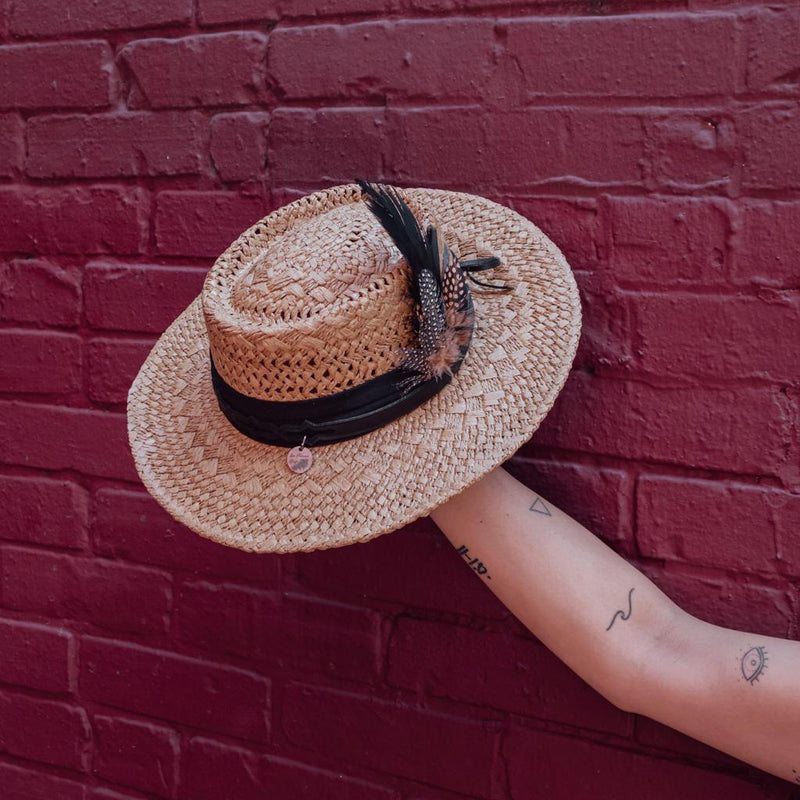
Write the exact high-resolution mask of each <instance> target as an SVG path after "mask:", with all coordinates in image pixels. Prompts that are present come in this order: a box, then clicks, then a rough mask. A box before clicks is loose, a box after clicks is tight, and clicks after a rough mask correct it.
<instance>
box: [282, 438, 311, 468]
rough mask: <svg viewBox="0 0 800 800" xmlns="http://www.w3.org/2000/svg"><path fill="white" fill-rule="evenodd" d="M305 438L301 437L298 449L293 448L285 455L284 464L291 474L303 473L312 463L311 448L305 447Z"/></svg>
mask: <svg viewBox="0 0 800 800" xmlns="http://www.w3.org/2000/svg"><path fill="white" fill-rule="evenodd" d="M305 444H306V437H305V436H304V437H303V441H302V443H301V444H300V445H299V446H298V447H293V448H292V449H291V450H290V451H289V452H288V453H287V454H286V463H287V464H288V465H289V469H290V470H291V471H292V472H305V471H306V470H307V469H309V467H311V465H312V464H313V463H314V457H313V456H312V455H311V448H310V447H306V446H305Z"/></svg>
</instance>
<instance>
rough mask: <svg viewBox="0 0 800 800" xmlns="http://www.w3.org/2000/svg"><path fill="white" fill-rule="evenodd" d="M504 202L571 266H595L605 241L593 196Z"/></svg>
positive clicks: (584, 268) (583, 267)
mask: <svg viewBox="0 0 800 800" xmlns="http://www.w3.org/2000/svg"><path fill="white" fill-rule="evenodd" d="M508 204H509V205H511V206H512V207H513V208H514V210H515V211H516V212H517V213H518V214H522V216H523V217H526V218H527V219H529V220H530V221H531V222H533V224H534V225H536V226H537V227H538V228H540V229H541V230H542V232H543V233H544V234H545V235H546V236H547V237H548V238H549V239H550V240H551V241H552V242H553V243H554V244H555V245H556V247H558V248H559V250H561V252H562V253H563V254H564V256H565V257H566V259H567V261H568V262H569V265H570V266H571V267H572V269H573V270H589V269H595V268H596V267H598V266H599V265H600V261H601V257H602V255H603V252H604V250H605V243H604V241H603V240H604V233H603V225H602V223H601V220H600V216H599V212H598V207H597V201H596V200H593V199H589V198H585V199H584V198H571V197H568V198H561V197H530V198H527V197H526V198H521V199H514V200H513V201H511V202H509V203H508Z"/></svg>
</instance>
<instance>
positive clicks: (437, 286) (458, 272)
mask: <svg viewBox="0 0 800 800" xmlns="http://www.w3.org/2000/svg"><path fill="white" fill-rule="evenodd" d="M356 182H357V183H358V185H359V186H360V187H361V189H362V191H363V192H364V193H365V194H366V195H367V200H366V203H367V207H368V208H369V209H370V211H372V213H373V214H374V215H375V216H376V217H377V219H378V221H379V222H380V223H381V225H382V226H383V228H384V229H385V230H386V232H387V233H388V234H389V236H390V237H391V238H392V240H393V241H394V243H395V245H396V246H397V248H398V250H399V251H400V253H401V254H402V256H403V258H404V259H405V260H406V262H407V263H408V265H409V267H410V268H411V274H412V278H411V281H410V287H409V288H410V295H411V297H412V298H413V299H414V301H415V303H416V310H417V315H416V319H415V325H416V331H417V340H418V344H417V345H416V346H415V347H404V348H403V351H404V353H405V358H404V359H403V361H402V362H401V363H400V365H399V366H398V369H404V370H407V371H408V372H409V373H410V375H409V377H407V378H405V379H404V380H403V381H401V382H400V383H399V384H398V388H400V389H401V390H402V391H406V390H408V389H412V388H413V387H414V386H416V385H418V384H420V383H423V382H425V381H428V380H432V379H438V378H441V377H442V376H443V375H444V374H445V373H447V374H448V375H450V377H452V376H453V371H452V366H453V365H454V364H455V363H456V361H457V360H458V358H459V356H460V351H461V347H462V346H463V345H465V344H467V343H468V342H469V340H470V337H471V336H472V330H473V326H474V323H475V315H474V311H473V310H472V308H471V304H470V302H469V297H470V292H469V287H468V286H467V282H466V279H465V273H464V272H463V271H462V269H461V266H460V265H459V262H458V260H457V259H456V258H455V256H454V255H453V253H452V251H451V250H450V248H449V247H448V245H447V243H446V241H445V239H444V236H443V235H442V233H441V226H439V225H429V226H428V228H427V230H426V231H425V233H424V234H423V232H422V230H421V229H420V226H419V223H418V222H417V219H416V217H415V216H414V214H413V212H412V211H411V209H410V208H409V207H408V205H407V204H406V203H405V201H404V200H403V199H402V198H401V197H400V196H399V194H398V193H397V191H396V190H395V189H394V187H391V186H381V185H379V184H370V183H367V182H366V181H362V180H359V179H356ZM484 268H486V267H484Z"/></svg>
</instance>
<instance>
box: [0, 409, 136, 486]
mask: <svg viewBox="0 0 800 800" xmlns="http://www.w3.org/2000/svg"><path fill="white" fill-rule="evenodd" d="M0 418H2V419H3V423H4V424H3V425H2V426H0V461H2V462H3V463H4V464H19V465H21V466H25V467H40V468H42V469H74V470H77V471H78V472H83V473H86V474H87V475H97V476H99V477H105V478H121V479H122V480H128V481H138V480H139V476H138V474H137V472H136V468H135V467H134V465H133V457H132V456H131V453H130V448H129V446H128V432H127V428H126V425H125V416H124V415H123V414H110V413H107V412H104V411H89V410H86V409H79V408H57V407H55V406H46V405H42V404H39V403H37V404H29V403H20V402H15V401H6V400H2V401H0Z"/></svg>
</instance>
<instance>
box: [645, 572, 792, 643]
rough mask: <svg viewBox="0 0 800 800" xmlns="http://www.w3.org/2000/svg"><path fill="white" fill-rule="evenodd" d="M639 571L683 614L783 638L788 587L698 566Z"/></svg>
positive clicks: (789, 615)
mask: <svg viewBox="0 0 800 800" xmlns="http://www.w3.org/2000/svg"><path fill="white" fill-rule="evenodd" d="M639 568H640V569H642V571H643V572H645V573H646V574H647V576H648V577H649V578H650V579H651V580H652V581H653V582H654V583H655V584H657V585H658V586H659V587H660V588H661V590H662V591H663V592H664V593H665V594H667V595H668V596H669V597H671V598H672V599H673V600H674V601H675V602H676V603H677V604H678V605H679V606H680V607H681V608H682V609H684V611H687V612H688V613H690V614H693V615H694V616H696V617H699V618H700V619H703V620H705V621H707V622H711V623H712V624H714V625H721V626H722V627H724V628H733V629H734V630H739V631H751V632H753V633H763V634H766V635H767V636H778V637H780V638H787V637H788V635H789V630H790V627H791V624H792V617H793V609H792V601H791V595H790V592H789V590H788V588H776V587H772V586H766V585H764V584H763V583H761V582H759V581H758V580H757V579H754V578H749V577H744V576H737V577H736V578H729V577H723V576H719V575H711V574H708V571H707V570H703V568H702V567H692V566H684V565H679V564H675V563H674V562H670V561H667V562H666V563H665V564H664V565H663V566H661V565H656V564H652V563H648V564H644V565H639Z"/></svg>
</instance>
